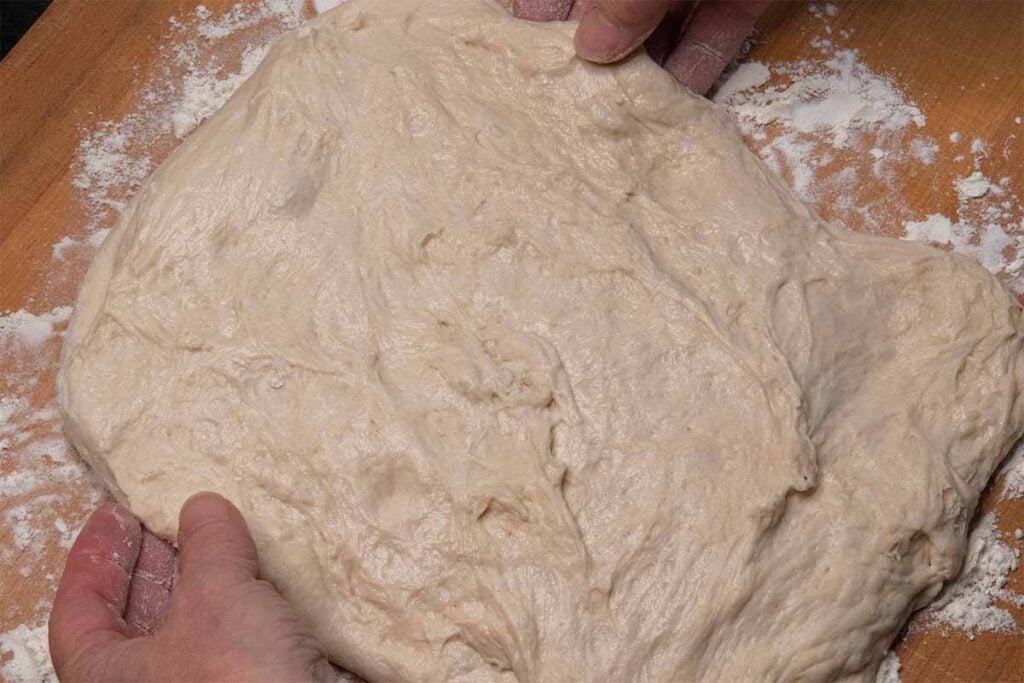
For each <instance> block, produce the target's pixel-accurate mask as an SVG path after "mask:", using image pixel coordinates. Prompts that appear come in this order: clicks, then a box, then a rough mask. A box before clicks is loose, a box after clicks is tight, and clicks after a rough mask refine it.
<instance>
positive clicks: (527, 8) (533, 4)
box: [512, 0, 572, 21]
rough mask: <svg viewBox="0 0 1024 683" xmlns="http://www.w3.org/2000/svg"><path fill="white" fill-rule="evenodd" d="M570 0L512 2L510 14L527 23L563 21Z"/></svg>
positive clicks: (523, 0)
mask: <svg viewBox="0 0 1024 683" xmlns="http://www.w3.org/2000/svg"><path fill="white" fill-rule="evenodd" d="M570 7H572V0H514V2H513V3H512V14H513V15H515V16H517V17H519V18H520V19H527V20H529V21H565V19H566V18H567V17H568V16H569V8H570Z"/></svg>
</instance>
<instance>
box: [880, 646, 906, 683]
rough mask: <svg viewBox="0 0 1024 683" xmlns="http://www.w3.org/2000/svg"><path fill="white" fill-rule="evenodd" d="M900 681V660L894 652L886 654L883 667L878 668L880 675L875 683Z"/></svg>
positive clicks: (896, 682)
mask: <svg viewBox="0 0 1024 683" xmlns="http://www.w3.org/2000/svg"><path fill="white" fill-rule="evenodd" d="M899 681H900V658H899V655H897V654H896V653H895V652H893V651H892V650H889V651H888V652H886V653H885V659H883V660H882V665H881V666H879V667H878V675H877V676H876V677H875V683H899Z"/></svg>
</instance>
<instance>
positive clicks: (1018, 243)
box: [904, 144, 1024, 295]
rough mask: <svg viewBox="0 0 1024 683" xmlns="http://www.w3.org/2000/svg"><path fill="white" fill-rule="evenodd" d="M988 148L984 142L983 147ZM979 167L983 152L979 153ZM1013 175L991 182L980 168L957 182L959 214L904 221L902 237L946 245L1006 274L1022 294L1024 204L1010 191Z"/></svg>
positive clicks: (1001, 274)
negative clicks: (1010, 180) (1010, 181)
mask: <svg viewBox="0 0 1024 683" xmlns="http://www.w3.org/2000/svg"><path fill="white" fill-rule="evenodd" d="M979 147H980V148H982V149H984V145H983V144H982V145H979ZM976 154H977V156H976V157H975V165H976V166H977V165H980V163H981V162H982V160H983V158H984V157H983V156H982V155H983V154H984V152H983V151H982V152H978V153H976ZM1009 184H1010V183H1009V178H1003V179H1000V181H999V182H998V183H996V182H993V181H992V180H990V179H989V178H987V177H986V176H985V174H984V173H982V172H981V171H979V170H975V171H974V172H972V173H971V174H969V175H967V176H966V177H963V178H960V179H958V180H957V181H956V182H955V183H954V188H955V189H956V193H957V215H956V219H951V218H949V217H947V216H945V215H942V214H931V215H929V216H927V217H926V218H925V219H924V220H918V221H915V220H910V221H906V222H905V223H904V232H905V234H904V238H905V239H910V240H919V241H922V242H932V243H934V244H937V245H942V246H948V247H950V248H952V250H953V251H956V252H959V253H962V254H966V255H968V256H970V257H972V258H974V259H975V260H977V261H978V262H979V263H981V265H983V266H985V267H986V268H987V269H988V270H990V271H991V272H993V273H995V274H996V275H998V276H1001V277H1003V278H1004V280H1005V281H1006V283H1007V284H1008V285H1009V287H1010V290H1011V291H1013V292H1015V293H1016V294H1018V295H1020V294H1024V207H1022V206H1021V203H1020V201H1019V199H1018V197H1017V195H1016V194H1013V193H1011V192H1010V190H1009V189H1008V188H1009Z"/></svg>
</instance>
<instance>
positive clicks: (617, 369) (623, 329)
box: [61, 0, 1024, 681]
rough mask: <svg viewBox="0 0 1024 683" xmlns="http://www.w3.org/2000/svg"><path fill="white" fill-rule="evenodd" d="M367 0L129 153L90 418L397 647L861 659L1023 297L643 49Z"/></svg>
mask: <svg viewBox="0 0 1024 683" xmlns="http://www.w3.org/2000/svg"><path fill="white" fill-rule="evenodd" d="M572 30H573V26H572V25H569V24H549V25H541V24H530V23H526V22H520V21H517V20H514V19H512V18H510V17H509V16H507V14H506V13H505V12H503V10H501V9H500V8H499V7H498V6H497V5H492V4H490V3H488V2H485V0H445V1H444V2H436V1H435V0H389V1H388V2H371V1H370V0H352V1H351V2H349V3H346V4H344V5H342V6H341V7H340V8H339V9H337V10H335V11H332V12H330V13H328V14H326V15H324V16H323V17H321V18H320V19H319V20H317V21H316V22H315V23H313V24H311V25H310V26H308V27H306V28H303V29H300V30H297V31H295V32H293V33H292V34H290V35H288V36H287V37H285V38H283V39H282V40H280V41H279V42H278V43H277V44H276V46H275V47H274V48H273V49H272V50H271V52H270V54H269V56H268V57H267V59H266V61H265V62H264V63H263V65H262V66H261V67H260V68H259V70H258V71H257V72H256V73H255V74H254V75H253V77H252V78H250V79H249V81H248V82H247V83H246V84H245V85H244V86H243V87H242V88H241V89H240V90H239V91H238V92H237V93H236V94H235V95H234V97H232V99H231V100H230V101H229V102H228V104H227V105H226V106H225V107H224V108H223V109H222V110H221V111H220V112H219V113H218V114H216V115H215V116H214V117H213V118H212V119H211V120H209V121H208V122H206V123H205V124H204V125H203V126H202V127H201V128H200V129H199V130H198V131H197V132H196V133H194V134H193V135H192V136H191V137H190V138H189V139H188V140H187V141H186V142H185V143H184V144H183V145H181V147H180V148H179V149H177V150H176V151H175V152H174V153H173V154H172V155H171V156H170V157H169V158H168V159H167V161H166V162H164V163H163V164H162V165H161V166H160V168H159V169H158V170H157V171H156V172H155V173H154V174H153V176H152V178H151V179H150V180H149V181H148V182H147V183H146V185H145V186H144V187H143V188H142V189H141V190H140V192H139V193H138V195H137V197H136V198H135V199H134V200H133V202H132V203H131V205H130V207H129V208H128V209H127V211H126V213H125V215H124V216H123V217H122V220H121V222H120V223H119V225H118V226H117V228H116V229H115V230H114V231H113V232H112V233H111V235H110V237H109V238H108V239H107V241H106V243H105V244H104V245H103V248H102V250H101V253H100V254H99V256H98V258H97V261H96V262H95V264H94V265H93V267H92V269H91V270H90V272H89V274H88V277H87V280H86V283H85V285H84V288H83V290H82V292H81V296H80V300H79V302H78V307H77V310H76V314H75V320H74V324H73V328H72V331H71V333H70V335H69V338H68V342H67V346H66V348H65V356H64V365H63V368H62V373H61V384H62V406H63V410H64V412H65V416H66V421H67V427H68V430H69V433H70V435H71V437H72V439H73V441H74V443H75V445H76V447H77V448H78V450H79V452H80V453H81V454H82V456H83V457H84V458H86V460H88V462H90V463H91V464H92V465H93V467H95V468H96V470H97V471H98V472H99V473H100V476H101V477H102V478H103V480H104V481H105V483H106V484H107V485H108V486H109V487H110V488H111V490H112V491H114V493H115V495H116V496H117V497H118V498H119V499H120V500H121V501H123V502H126V503H127V504H128V505H130V507H131V509H132V510H133V511H134V512H136V513H137V514H138V515H140V516H141V518H142V519H143V520H144V521H145V522H146V524H147V525H149V527H150V528H151V529H153V530H155V531H156V532H158V533H160V534H162V535H165V536H167V537H173V535H174V534H175V531H176V523H177V513H178V509H179V507H180V505H181V504H182V502H183V501H184V500H185V499H186V498H187V497H188V496H189V495H190V494H193V493H195V492H197V491H200V490H204V489H212V490H216V491H218V492H220V493H222V494H223V495H225V496H227V497H228V498H229V499H231V500H232V501H234V502H235V503H236V504H237V505H238V506H239V508H240V509H241V510H242V512H243V513H244V515H245V517H246V519H247V520H248V522H249V524H250V526H251V528H252V531H253V533H254V536H255V538H256V541H257V545H258V547H259V551H260V556H261V564H262V567H263V570H264V573H265V575H266V576H267V577H268V578H269V579H270V580H272V581H273V582H274V583H275V584H276V585H277V586H278V587H279V588H280V590H281V591H282V592H283V593H284V594H285V596H286V597H287V598H288V599H289V600H291V601H292V602H293V603H294V604H295V605H296V606H297V607H298V609H299V610H300V611H301V613H302V614H303V615H304V616H305V617H306V618H307V619H308V620H309V621H310V623H311V624H312V626H313V628H314V629H315V631H316V633H317V634H318V636H319V637H320V638H321V639H322V640H323V642H324V643H325V645H326V646H327V647H328V649H329V651H330V653H331V655H332V658H333V659H334V660H335V661H337V662H338V663H339V664H341V665H343V666H345V667H346V668H349V669H351V670H353V671H355V672H357V673H359V674H361V675H363V676H365V677H367V678H369V679H370V680H415V681H438V680H456V681H514V680H518V681H570V680H580V681H669V680H673V681H688V680H697V679H700V680H706V681H739V680H794V679H801V680H825V679H834V678H844V677H846V678H850V679H860V680H869V679H871V677H872V675H873V674H874V670H875V668H876V666H877V664H878V662H879V660H880V658H881V657H882V655H883V653H884V651H885V649H886V647H887V645H888V644H889V642H890V641H891V639H892V638H893V637H894V636H895V634H896V632H897V630H898V629H899V627H900V625H901V624H902V623H903V621H904V620H905V618H906V617H907V615H908V614H909V613H910V611H911V610H913V609H915V608H917V607H920V606H922V605H923V604H924V603H925V602H927V601H928V600H929V599H930V598H931V597H932V596H934V594H935V593H936V592H937V591H938V590H939V588H940V586H941V584H942V582H943V581H944V580H946V579H949V578H950V577H952V576H953V575H954V574H955V573H956V571H957V569H958V566H959V564H960V561H961V558H962V555H963V549H964V534H965V528H966V525H967V522H968V520H969V519H970V516H971V514H972V511H973V509H974V507H975V504H976V502H977V499H978V496H979V493H980V491H981V490H982V488H983V487H984V485H985V483H986V481H987V479H988V477H989V476H990V474H991V473H992V471H993V469H994V468H995V466H996V465H997V464H998V462H999V460H1000V458H1001V456H1002V455H1003V454H1004V453H1005V452H1006V450H1007V449H1008V448H1009V447H1010V445H1011V443H1012V442H1013V441H1014V440H1015V439H1016V438H1017V437H1018V436H1019V435H1020V434H1021V428H1022V424H1024V401H1022V397H1021V386H1022V384H1024V361H1022V339H1024V322H1022V316H1021V310H1020V308H1019V306H1018V305H1017V304H1016V302H1015V301H1013V300H1012V299H1011V297H1010V296H1009V295H1008V294H1007V293H1006V292H1005V291H1004V290H1003V289H1001V288H1000V286H999V284H998V283H997V282H996V281H995V280H994V279H993V278H992V277H991V276H990V275H989V274H988V273H987V272H985V271H984V270H982V268H980V267H979V266H977V265H976V264H974V263H972V262H970V261H968V260H966V259H964V258H961V257H958V256H954V255H949V254H945V253H942V252H939V251H937V250H934V249H931V248H928V247H925V246H923V245H920V244H916V243H910V242H902V241H897V240H890V239H882V238H876V237H870V236H865V235H858V234H854V233H851V232H849V231H847V230H845V229H843V228H842V227H839V226H835V225H828V224H824V223H822V222H821V221H820V220H819V219H817V218H816V217H815V216H814V215H813V214H812V213H811V212H810V211H809V210H808V209H807V208H806V207H805V206H804V205H802V204H801V203H800V201H799V200H798V199H796V198H795V196H794V195H793V194H792V193H791V192H790V191H789V190H788V189H787V188H786V187H785V186H784V185H783V184H782V182H781V181H780V180H779V179H778V178H777V177H775V176H774V175H773V174H772V173H771V172H769V171H768V170H766V169H765V168H764V167H763V166H762V165H761V163H760V162H759V161H758V160H757V159H756V158H755V157H754V156H753V155H752V154H751V153H749V152H748V151H747V150H746V149H745V148H744V146H743V144H742V142H741V140H740V139H739V137H738V135H737V134H736V132H734V129H733V127H732V126H731V125H730V124H729V123H728V121H727V120H726V119H725V117H724V116H723V115H722V114H721V113H720V112H718V111H717V110H715V109H714V108H713V107H712V106H711V105H710V104H708V103H707V102H706V101H704V100H703V99H700V98H698V97H695V96H693V95H691V94H690V93H688V92H685V91H683V90H682V89H680V88H679V87H678V86H676V85H675V83H673V82H672V81H671V79H670V77H669V76H668V75H667V74H665V73H663V72H662V71H661V70H660V69H659V68H658V67H657V66H656V65H655V64H654V63H653V62H651V61H650V60H649V59H648V58H647V57H646V56H643V55H641V56H637V57H635V58H632V59H631V60H629V61H628V62H626V63H624V64H621V65H618V66H615V67H597V66H592V65H589V64H586V63H583V62H581V61H580V60H578V59H576V58H575V56H574V53H573V46H572Z"/></svg>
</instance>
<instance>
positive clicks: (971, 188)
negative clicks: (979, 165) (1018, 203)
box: [956, 171, 1003, 199]
mask: <svg viewBox="0 0 1024 683" xmlns="http://www.w3.org/2000/svg"><path fill="white" fill-rule="evenodd" d="M956 191H957V194H959V195H960V196H962V197H966V198H968V199H978V198H979V197H984V196H985V195H987V194H988V193H989V192H995V193H997V194H1002V193H1003V190H1002V188H1000V187H999V186H998V185H995V184H993V183H992V182H991V181H990V180H989V179H988V178H986V177H985V176H984V175H982V173H981V171H975V172H974V173H972V174H971V175H969V176H967V177H966V178H961V179H960V180H958V181H956Z"/></svg>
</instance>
